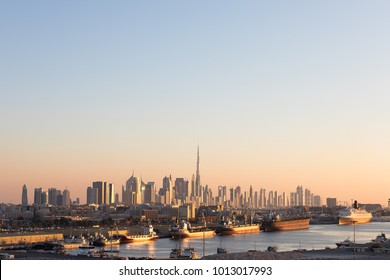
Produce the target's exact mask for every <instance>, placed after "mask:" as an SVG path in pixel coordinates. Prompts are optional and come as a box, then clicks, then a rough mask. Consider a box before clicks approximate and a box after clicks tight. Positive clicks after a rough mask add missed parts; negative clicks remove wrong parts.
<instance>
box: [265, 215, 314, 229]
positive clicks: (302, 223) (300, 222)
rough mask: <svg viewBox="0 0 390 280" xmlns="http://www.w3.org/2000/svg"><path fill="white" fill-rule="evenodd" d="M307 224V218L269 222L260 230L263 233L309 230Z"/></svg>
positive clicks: (308, 220)
mask: <svg viewBox="0 0 390 280" xmlns="http://www.w3.org/2000/svg"><path fill="white" fill-rule="evenodd" d="M309 222H310V219H309V218H304V219H294V220H284V221H283V220H282V221H270V222H265V223H263V227H262V228H263V230H264V231H287V230H303V229H308V228H309Z"/></svg>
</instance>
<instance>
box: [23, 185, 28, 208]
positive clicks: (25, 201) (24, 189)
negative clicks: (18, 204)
mask: <svg viewBox="0 0 390 280" xmlns="http://www.w3.org/2000/svg"><path fill="white" fill-rule="evenodd" d="M22 205H23V206H27V205H28V197H27V187H26V185H23V188H22Z"/></svg>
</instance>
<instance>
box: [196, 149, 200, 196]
mask: <svg viewBox="0 0 390 280" xmlns="http://www.w3.org/2000/svg"><path fill="white" fill-rule="evenodd" d="M199 165H200V162H199V146H198V153H197V158H196V177H195V192H196V194H197V195H198V196H200V194H199V191H200V171H199Z"/></svg>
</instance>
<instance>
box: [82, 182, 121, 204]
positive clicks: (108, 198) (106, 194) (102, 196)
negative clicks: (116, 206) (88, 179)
mask: <svg viewBox="0 0 390 280" xmlns="http://www.w3.org/2000/svg"><path fill="white" fill-rule="evenodd" d="M92 188H94V189H97V197H96V199H95V203H97V204H105V205H107V204H111V203H114V200H115V191H114V184H112V183H108V182H102V181H97V182H93V183H92ZM87 192H88V189H87ZM91 192H92V191H91ZM92 197H93V194H92V193H91V196H90V198H92Z"/></svg>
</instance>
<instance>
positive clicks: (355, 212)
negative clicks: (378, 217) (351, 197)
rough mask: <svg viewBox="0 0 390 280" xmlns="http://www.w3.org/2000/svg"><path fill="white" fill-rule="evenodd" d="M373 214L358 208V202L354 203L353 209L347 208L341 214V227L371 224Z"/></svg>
mask: <svg viewBox="0 0 390 280" xmlns="http://www.w3.org/2000/svg"><path fill="white" fill-rule="evenodd" d="M371 220H372V214H371V213H369V212H367V211H366V210H364V209H360V208H358V206H357V201H355V202H354V205H353V207H352V208H347V209H344V210H341V211H340V212H339V225H351V224H365V223H370V222H371Z"/></svg>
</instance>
